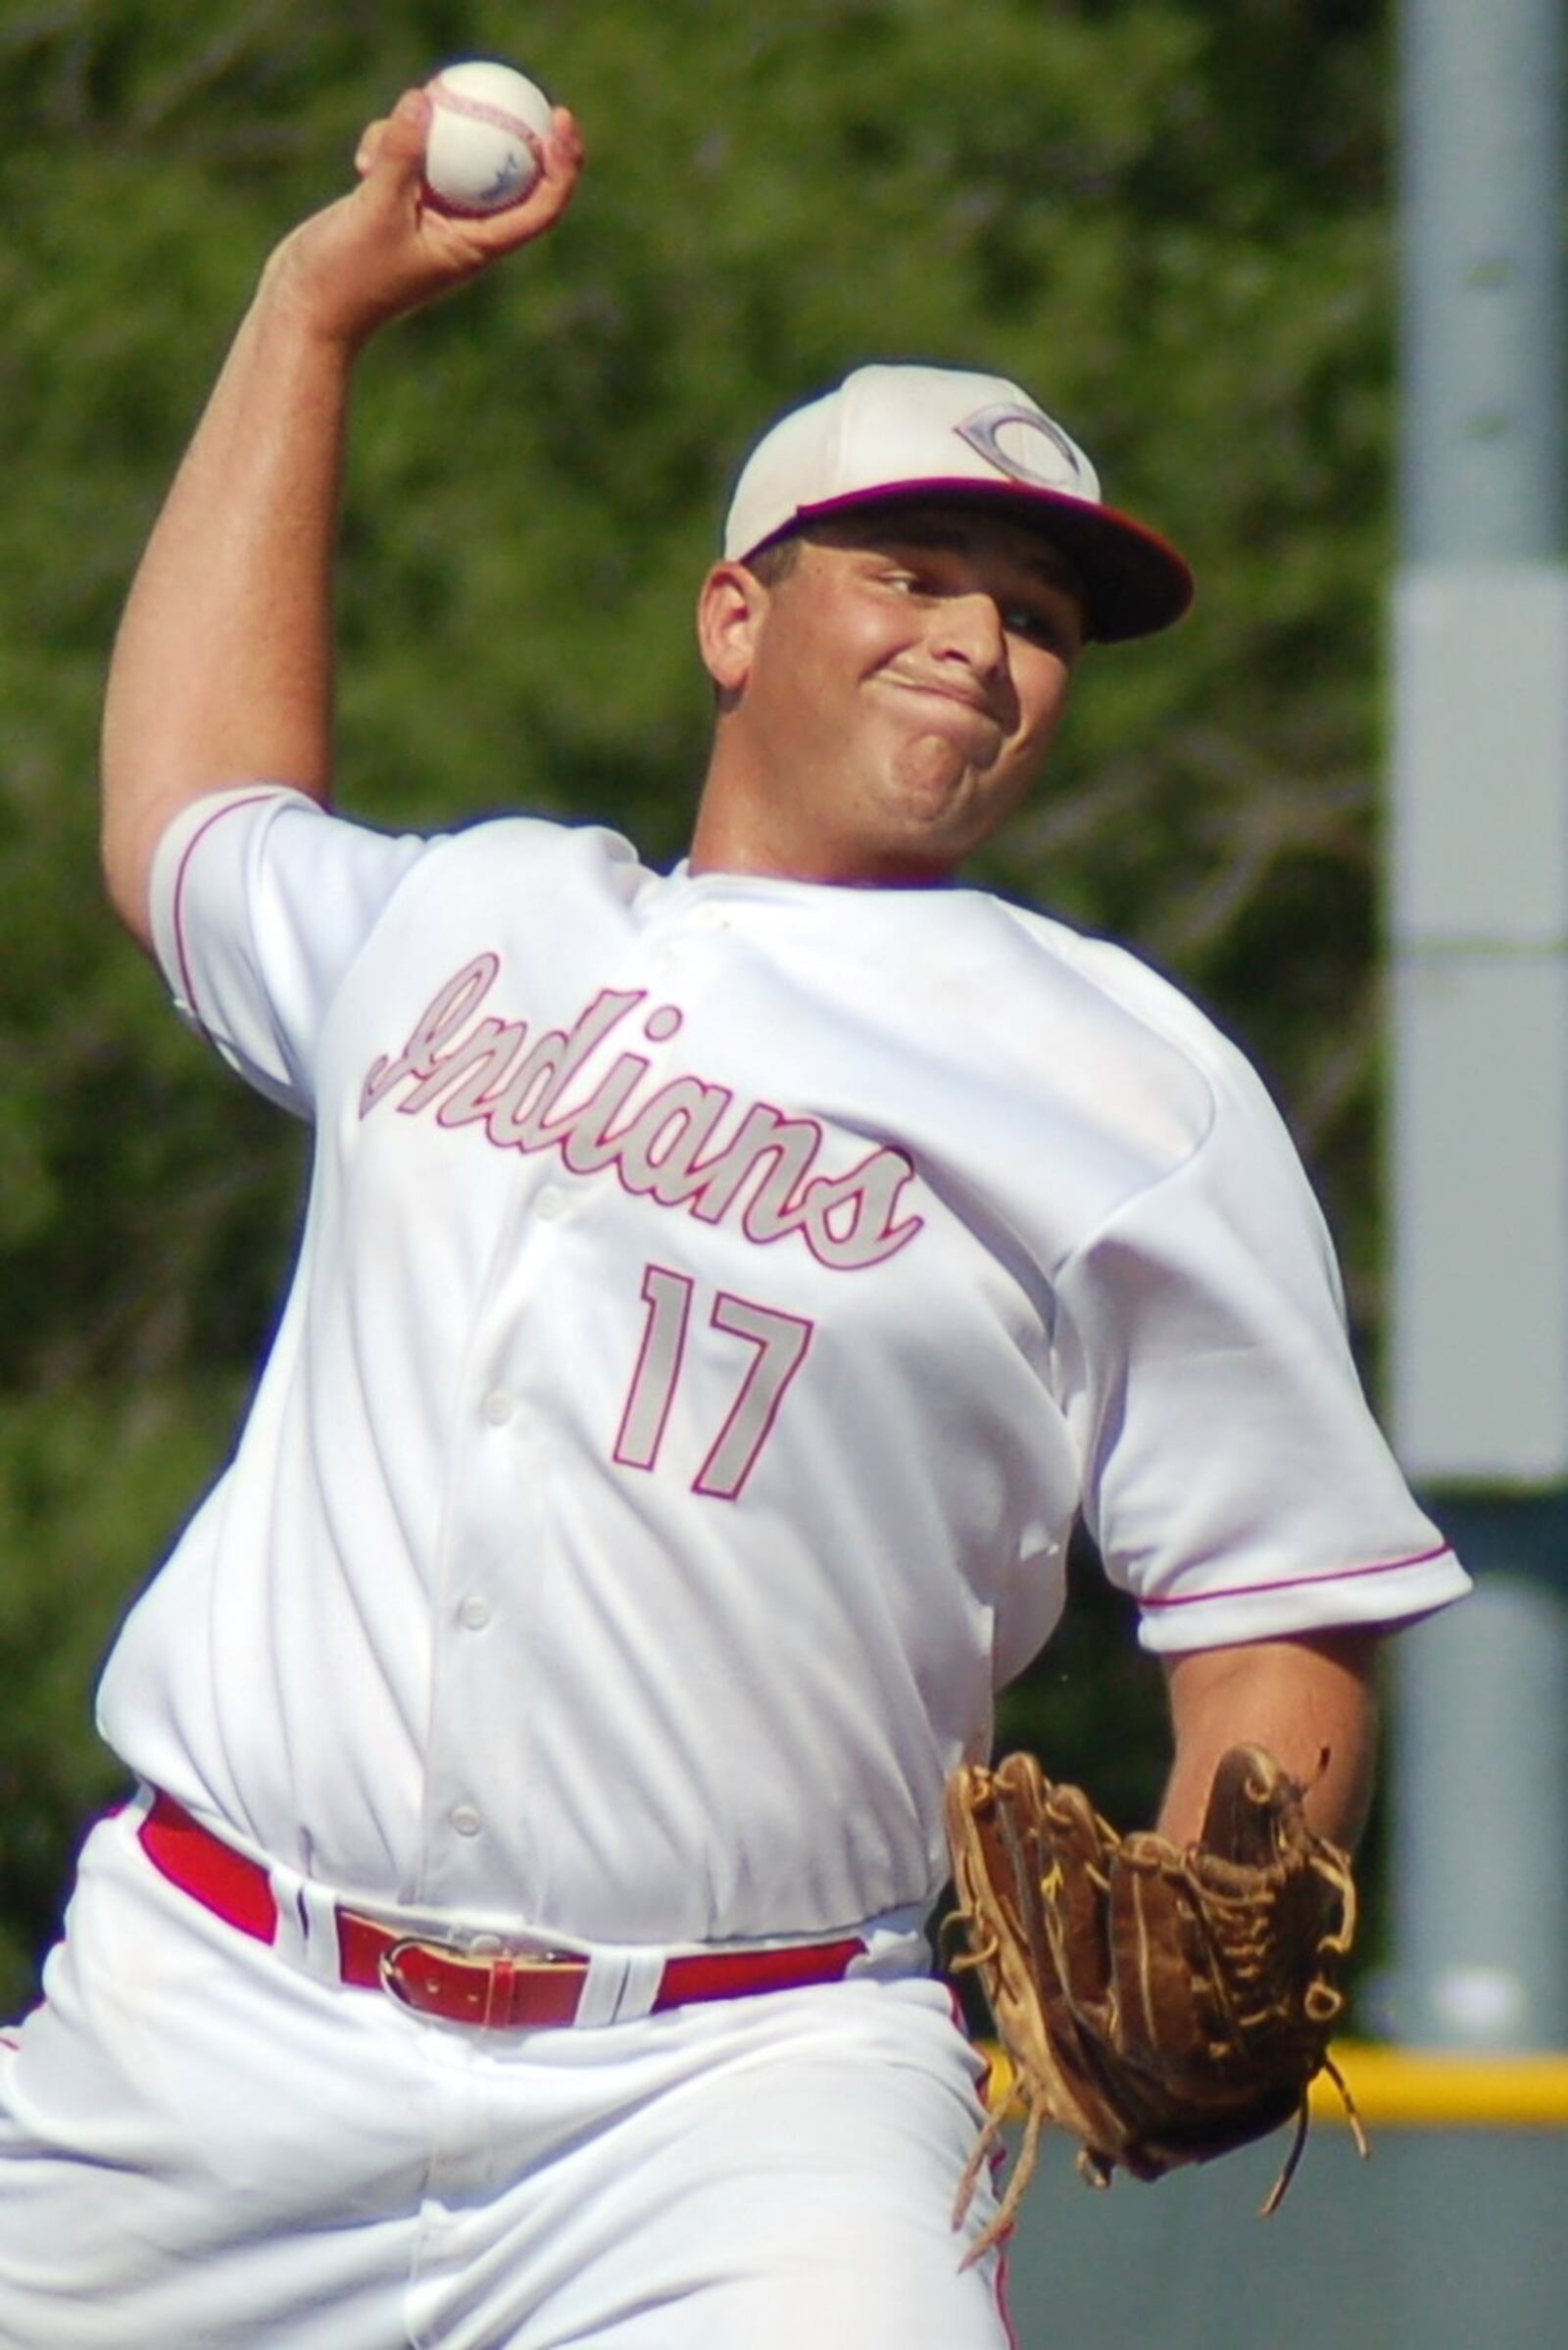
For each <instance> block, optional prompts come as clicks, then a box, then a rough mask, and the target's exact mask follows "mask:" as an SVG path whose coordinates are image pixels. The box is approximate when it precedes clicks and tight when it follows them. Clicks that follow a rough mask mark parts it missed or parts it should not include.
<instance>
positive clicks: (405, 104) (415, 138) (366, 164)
mask: <svg viewBox="0 0 1568 2350" xmlns="http://www.w3.org/2000/svg"><path fill="white" fill-rule="evenodd" d="M433 111H434V110H433V108H432V106H431V104H430V100H429V98H428V96H427V95H426V93H425V92H424V91H423V90H418V89H416V90H405V91H404V93H403V95H402V97H401V98H400V99H399V100H398V102H397V104H396V106H395V107H394V108H393V109H392V112H391V113H390V115H388V116H387V117H386V119H385V121H384V122H371V123H370V124H369V125H368V128H367V129H366V130H365V132H364V133H363V134H362V136H361V139H360V143H359V147H358V149H357V151H356V153H355V157H354V168H355V170H356V171H358V172H359V174H360V177H361V178H362V179H363V180H365V181H367V182H370V183H373V184H374V185H375V186H376V188H377V191H378V192H379V193H382V194H385V195H389V196H398V195H401V194H402V193H403V192H404V191H405V190H406V189H407V188H408V187H409V186H410V185H411V184H412V183H414V182H416V181H417V179H418V178H419V176H420V174H421V172H422V171H423V170H424V143H425V139H426V136H427V134H428V132H429V128H430V117H431V114H432V113H433Z"/></svg>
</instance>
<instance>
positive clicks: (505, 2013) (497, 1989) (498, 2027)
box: [482, 1953, 517, 2032]
mask: <svg viewBox="0 0 1568 2350" xmlns="http://www.w3.org/2000/svg"><path fill="white" fill-rule="evenodd" d="M488 1965H489V1974H488V1977H487V1979H486V1982H485V1986H484V2016H483V2019H482V2021H483V2025H484V2029H485V2031H486V2032H509V2031H511V2030H512V2023H513V2018H512V1986H513V1984H514V1983H515V1981H516V1979H517V1962H516V1960H515V1958H510V1957H508V1956H506V1955H505V1953H503V1955H502V1956H501V1957H499V1958H492V1959H491V1960H489V1961H488Z"/></svg>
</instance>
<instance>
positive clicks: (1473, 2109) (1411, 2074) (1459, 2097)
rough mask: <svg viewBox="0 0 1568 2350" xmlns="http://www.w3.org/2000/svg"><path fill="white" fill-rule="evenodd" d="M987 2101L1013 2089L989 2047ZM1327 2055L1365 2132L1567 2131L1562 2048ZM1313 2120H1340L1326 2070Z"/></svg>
mask: <svg viewBox="0 0 1568 2350" xmlns="http://www.w3.org/2000/svg"><path fill="white" fill-rule="evenodd" d="M985 2053H986V2055H987V2056H988V2058H989V2059H990V2063H991V2077H990V2080H989V2081H988V2082H987V2084H986V2098H987V2102H988V2103H989V2104H990V2106H991V2107H992V2110H993V2111H996V2110H997V2109H998V2107H1000V2106H1001V2105H1002V2104H1003V2103H1004V2102H1005V2101H1006V2100H1008V2099H1010V2097H1011V2094H1012V2085H1013V2074H1012V2067H1011V2065H1010V2064H1009V2062H1008V2060H1007V2057H1006V2055H1005V2052H1004V2051H1003V2050H1002V2049H1000V2048H997V2047H995V2046H994V2045H988V2046H987V2048H986V2051H985ZM1334 2060H1335V2062H1336V2064H1337V2065H1338V2066H1339V2068H1340V2070H1341V2072H1342V2073H1343V2074H1344V2075H1345V2078H1346V2080H1347V2081H1348V2083H1349V2086H1350V2094H1351V2095H1352V2096H1353V2097H1354V2099H1355V2102H1356V2105H1357V2108H1358V2109H1359V2111H1360V2115H1361V2119H1362V2120H1363V2121H1364V2122H1365V2123H1366V2125H1367V2127H1368V2128H1369V2129H1375V2128H1376V2127H1377V2125H1378V2124H1379V2123H1381V2124H1383V2125H1384V2127H1385V2128H1395V2129H1397V2128H1399V2127H1401V2126H1404V2127H1409V2128H1412V2129H1422V2130H1433V2129H1440V2130H1563V2129H1568V2053H1563V2054H1559V2053H1558V2052H1556V2051H1555V2050H1547V2051H1543V2052H1542V2053H1540V2054H1537V2055H1521V2056H1511V2055H1509V2056H1503V2055H1495V2056H1481V2055H1470V2054H1463V2055H1461V2054H1456V2053H1450V2052H1449V2051H1447V2050H1446V2049H1432V2048H1389V2047H1384V2046H1381V2045H1379V2044H1378V2043H1377V2042H1374V2041H1370V2040H1342V2041H1339V2042H1337V2043H1336V2046H1335V2050H1334ZM1312 2119H1313V2121H1314V2122H1331V2123H1332V2122H1343V2121H1344V2120H1345V2108H1344V2106H1343V2105H1342V2104H1341V2102H1340V2093H1339V2091H1338V2089H1337V2088H1336V2087H1335V2085H1334V2083H1333V2081H1331V2080H1330V2079H1329V2077H1328V2075H1327V2074H1326V2073H1324V2074H1320V2075H1319V2076H1318V2078H1317V2080H1316V2081H1314V2082H1313V2083H1312Z"/></svg>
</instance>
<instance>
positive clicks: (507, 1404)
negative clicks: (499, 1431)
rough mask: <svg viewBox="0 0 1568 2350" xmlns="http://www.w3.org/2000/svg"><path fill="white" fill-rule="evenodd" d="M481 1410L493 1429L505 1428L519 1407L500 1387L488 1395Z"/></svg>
mask: <svg viewBox="0 0 1568 2350" xmlns="http://www.w3.org/2000/svg"><path fill="white" fill-rule="evenodd" d="M481 1408H482V1410H483V1412H484V1416H485V1418H486V1419H487V1420H488V1421H489V1423H490V1425H491V1427H492V1428H505V1426H506V1424H507V1422H508V1421H509V1420H510V1419H511V1417H512V1415H513V1413H514V1412H515V1410H516V1408H517V1407H516V1405H515V1402H514V1401H513V1399H512V1397H511V1396H510V1395H508V1394H507V1391H506V1389H505V1388H504V1387H498V1388H496V1389H494V1390H492V1392H491V1393H490V1394H489V1395H486V1397H485V1399H484V1403H483V1405H482V1406H481Z"/></svg>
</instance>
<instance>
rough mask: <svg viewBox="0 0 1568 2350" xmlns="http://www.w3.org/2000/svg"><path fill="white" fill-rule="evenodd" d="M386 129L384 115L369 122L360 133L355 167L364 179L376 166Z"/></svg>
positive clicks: (355, 153) (355, 151)
mask: <svg viewBox="0 0 1568 2350" xmlns="http://www.w3.org/2000/svg"><path fill="white" fill-rule="evenodd" d="M385 130H386V117H385V116H384V115H383V116H381V118H380V120H379V121H378V122H367V124H366V125H365V128H364V129H363V130H362V131H361V133H360V143H359V145H358V146H357V147H356V148H355V150H354V169H355V171H358V173H359V175H360V177H361V178H362V179H363V178H364V177H365V174H366V172H367V171H370V170H371V169H372V167H373V166H374V163H375V158H376V153H377V150H378V149H379V147H380V144H381V140H382V136H383V134H384V133H385Z"/></svg>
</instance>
